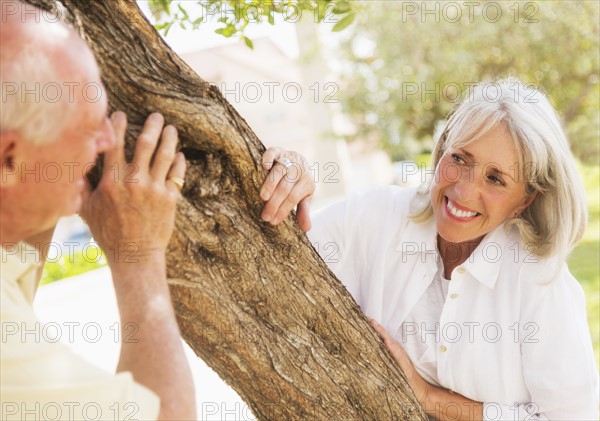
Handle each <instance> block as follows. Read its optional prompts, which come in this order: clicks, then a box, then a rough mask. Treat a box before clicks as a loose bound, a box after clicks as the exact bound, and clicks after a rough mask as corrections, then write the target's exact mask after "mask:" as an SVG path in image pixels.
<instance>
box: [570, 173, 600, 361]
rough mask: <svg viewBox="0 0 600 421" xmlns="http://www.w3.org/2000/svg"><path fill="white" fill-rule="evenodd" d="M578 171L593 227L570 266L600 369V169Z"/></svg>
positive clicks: (574, 255) (576, 248)
mask: <svg viewBox="0 0 600 421" xmlns="http://www.w3.org/2000/svg"><path fill="white" fill-rule="evenodd" d="M578 169H579V173H580V174H581V177H582V179H583V183H584V185H585V190H586V193H587V197H588V210H589V224H588V228H587V230H586V231H585V234H584V236H583V240H582V241H581V243H579V244H578V245H577V247H575V249H574V250H573V252H572V253H571V256H570V257H569V260H568V264H569V269H570V270H571V273H572V274H573V276H575V278H577V280H578V281H579V283H580V284H581V286H582V287H583V290H584V291H585V296H586V302H587V317H588V323H589V325H590V333H591V335H592V342H593V344H594V353H595V354H596V364H598V366H600V257H599V256H600V166H597V165H596V166H590V165H579V168H578Z"/></svg>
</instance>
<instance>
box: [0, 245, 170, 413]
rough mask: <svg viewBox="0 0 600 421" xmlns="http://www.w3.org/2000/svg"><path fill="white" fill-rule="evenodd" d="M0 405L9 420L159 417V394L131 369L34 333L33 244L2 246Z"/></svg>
mask: <svg viewBox="0 0 600 421" xmlns="http://www.w3.org/2000/svg"><path fill="white" fill-rule="evenodd" d="M0 253H1V260H0V282H1V285H2V290H1V294H0V299H1V307H0V321H1V334H2V342H1V346H0V405H1V407H2V409H1V419H2V420H4V421H10V420H44V419H51V420H83V419H94V420H118V419H130V420H155V419H157V417H158V413H159V409H160V399H159V398H158V396H157V395H156V394H154V393H153V392H152V391H151V390H149V389H147V388H146V387H144V386H142V385H140V384H138V383H136V382H135V381H134V379H133V376H132V375H131V373H130V372H122V373H118V374H116V375H115V374H111V373H108V372H106V371H104V370H101V369H100V368H98V367H96V366H94V365H92V364H90V363H88V362H87V361H85V360H84V359H83V358H81V357H80V356H78V355H76V354H75V353H74V352H73V351H71V349H70V348H69V347H67V346H66V345H64V344H61V343H59V342H49V341H48V339H50V340H52V338H47V337H46V336H47V335H36V334H34V333H32V332H36V331H40V330H41V329H43V325H42V323H41V322H40V320H38V319H37V318H36V316H35V314H34V312H33V307H32V303H33V297H34V295H35V290H36V273H37V272H38V270H39V269H40V267H41V265H42V263H43V262H40V259H39V255H38V253H37V251H36V250H35V249H33V247H31V246H29V245H27V244H26V243H18V244H15V245H14V246H13V247H6V248H3V247H0Z"/></svg>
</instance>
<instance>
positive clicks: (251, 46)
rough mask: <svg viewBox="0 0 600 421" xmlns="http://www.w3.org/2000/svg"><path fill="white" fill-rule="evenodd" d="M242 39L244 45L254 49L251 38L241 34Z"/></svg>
mask: <svg viewBox="0 0 600 421" xmlns="http://www.w3.org/2000/svg"><path fill="white" fill-rule="evenodd" d="M242 39H243V40H244V42H245V43H246V46H247V47H248V48H250V49H252V50H253V49H254V43H253V42H252V40H251V39H250V38H248V37H247V36H246V35H242Z"/></svg>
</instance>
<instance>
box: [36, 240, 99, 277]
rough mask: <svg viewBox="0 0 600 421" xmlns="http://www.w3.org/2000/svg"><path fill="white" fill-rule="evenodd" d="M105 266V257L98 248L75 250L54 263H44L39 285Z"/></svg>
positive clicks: (90, 247)
mask: <svg viewBox="0 0 600 421" xmlns="http://www.w3.org/2000/svg"><path fill="white" fill-rule="evenodd" d="M106 265H107V262H106V256H105V255H104V253H103V252H102V250H100V248H99V247H95V246H88V247H86V248H84V249H79V250H75V251H74V252H73V253H72V254H71V253H64V254H62V255H61V256H60V257H59V258H57V259H56V261H49V262H46V264H45V265H44V272H43V273H42V279H41V281H40V285H45V284H49V283H50V282H54V281H58V280H60V279H63V278H68V277H70V276H75V275H80V274H82V273H85V272H88V271H90V270H94V269H98V268H100V267H102V266H106Z"/></svg>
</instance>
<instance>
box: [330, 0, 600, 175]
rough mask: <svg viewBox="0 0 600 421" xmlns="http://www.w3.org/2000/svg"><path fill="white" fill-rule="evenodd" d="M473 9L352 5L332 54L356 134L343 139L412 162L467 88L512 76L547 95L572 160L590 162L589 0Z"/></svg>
mask: <svg viewBox="0 0 600 421" xmlns="http://www.w3.org/2000/svg"><path fill="white" fill-rule="evenodd" d="M472 3H474V4H477V5H478V6H474V5H471V6H468V3H466V4H465V3H461V2H401V1H372V2H361V8H362V9H363V10H362V11H361V12H360V13H357V19H356V22H355V24H354V25H352V26H351V27H349V28H348V29H347V30H345V31H343V32H342V33H340V36H341V37H342V40H341V43H340V45H339V46H338V47H336V48H335V49H332V50H331V54H334V55H335V59H336V60H340V61H341V62H342V65H341V66H339V67H338V69H339V70H338V78H337V80H339V82H340V84H341V89H340V102H341V105H342V108H343V112H344V113H346V114H347V115H348V116H349V120H350V121H351V123H352V124H353V125H354V126H355V129H356V130H354V132H353V133H351V134H349V135H347V136H346V138H347V139H348V140H354V139H363V140H364V139H367V140H368V141H369V142H372V143H373V144H375V145H378V146H380V147H383V148H384V149H385V150H386V151H387V152H388V153H389V154H390V156H391V157H392V159H393V160H399V159H407V158H411V157H412V156H414V155H415V154H417V153H420V152H423V151H426V150H428V149H429V148H431V145H432V136H433V133H434V126H435V124H436V123H437V122H438V121H440V120H442V119H444V117H445V116H446V115H447V114H448V112H449V111H450V110H451V109H452V107H453V105H454V104H455V103H456V102H457V101H458V100H459V99H460V98H457V96H458V97H460V95H461V94H464V92H465V91H466V89H467V88H468V86H469V84H472V83H476V82H478V81H485V80H494V79H497V78H499V77H506V76H509V75H515V76H518V77H519V78H520V79H521V80H522V81H523V82H526V83H533V84H535V85H537V86H540V87H542V89H543V90H545V91H546V92H547V93H548V94H549V95H550V98H551V100H552V102H553V105H554V106H555V108H556V109H557V110H558V111H559V113H560V114H561V116H562V117H563V121H564V125H565V128H566V132H567V135H568V137H569V139H570V141H571V147H572V150H573V152H574V154H575V156H576V157H578V158H579V159H581V160H582V161H583V162H585V163H588V164H591V163H597V162H598V157H599V138H598V136H599V130H600V122H599V119H600V116H599V113H600V89H599V86H600V85H599V80H598V74H599V61H600V60H599V56H600V45H599V42H598V39H599V24H600V16H599V4H598V2H597V1H577V2H574V1H546V2H541V1H538V2H516V1H500V2H472ZM490 92H491V93H492V95H493V90H491V91H490Z"/></svg>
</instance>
